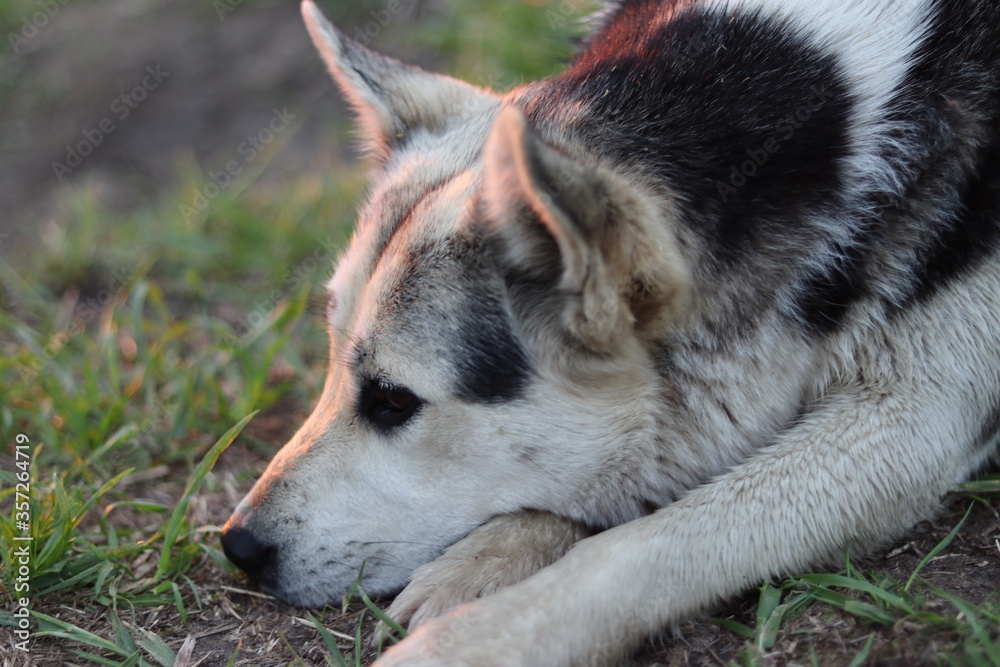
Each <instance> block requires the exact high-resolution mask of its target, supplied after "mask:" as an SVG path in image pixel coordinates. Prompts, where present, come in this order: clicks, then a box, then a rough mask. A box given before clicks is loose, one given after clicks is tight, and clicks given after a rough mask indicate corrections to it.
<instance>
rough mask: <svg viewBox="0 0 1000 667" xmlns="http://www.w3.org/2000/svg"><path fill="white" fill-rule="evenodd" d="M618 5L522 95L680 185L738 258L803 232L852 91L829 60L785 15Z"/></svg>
mask: <svg viewBox="0 0 1000 667" xmlns="http://www.w3.org/2000/svg"><path fill="white" fill-rule="evenodd" d="M675 4H676V5H678V7H679V8H678V9H677V10H676V11H675V14H674V16H673V18H672V19H671V21H670V22H669V23H668V24H663V23H662V22H658V21H657V20H656V19H657V17H659V16H662V15H663V14H664V13H665V12H666V11H668V10H669V8H670V3H666V5H667V8H666V9H665V8H664V3H663V2H658V1H656V0H632V1H628V2H625V3H623V4H622V5H621V6H620V7H619V8H617V9H616V11H615V12H614V13H613V14H612V16H611V17H610V18H609V20H608V22H607V25H606V26H605V27H604V29H603V30H601V31H600V32H599V33H598V34H597V35H595V36H594V37H593V38H592V39H591V41H590V43H589V47H588V49H587V51H586V52H584V53H583V54H582V55H581V56H580V58H579V59H578V60H577V61H576V62H575V63H574V64H573V66H572V67H571V68H570V69H569V70H568V71H567V72H566V73H564V74H563V75H561V76H559V77H557V78H555V79H553V80H552V81H551V82H549V84H548V86H546V87H544V88H542V89H541V90H540V92H539V93H538V94H537V96H535V97H534V99H533V100H532V101H530V102H529V103H528V104H527V107H528V108H527V112H528V114H529V117H531V118H532V119H533V120H534V121H536V122H540V123H544V122H545V121H546V119H549V118H552V117H557V114H558V112H559V109H560V108H565V107H571V108H572V107H573V105H576V104H579V105H580V106H581V107H582V108H583V109H584V111H583V112H582V113H581V116H582V117H581V118H580V119H579V121H578V122H577V124H576V126H575V128H574V127H573V126H571V128H570V129H571V130H573V129H575V130H576V131H577V132H579V133H580V134H581V135H582V138H583V139H584V141H585V142H586V143H587V144H588V145H590V146H594V147H596V148H597V149H598V151H599V152H603V153H604V154H606V155H609V156H611V157H612V159H613V160H614V161H615V162H617V163H620V164H635V163H639V164H641V165H642V167H643V169H644V170H645V171H647V172H652V173H653V174H655V175H657V176H659V177H661V178H662V179H664V180H665V181H666V182H667V183H669V184H670V187H671V188H672V189H673V190H674V191H675V192H676V193H677V194H679V195H680V197H681V199H682V201H683V206H682V209H683V211H684V213H685V214H686V215H687V216H688V217H689V218H690V220H689V224H690V225H691V227H692V228H693V229H695V230H696V231H698V232H699V233H701V234H702V235H703V236H704V237H706V238H707V239H708V240H709V241H710V242H711V243H712V244H713V245H714V246H715V247H717V248H718V249H719V253H718V254H717V255H716V256H722V257H724V258H726V259H728V260H729V261H731V262H739V261H740V260H741V258H742V257H743V256H744V253H745V252H746V251H753V250H754V249H755V248H760V247H762V246H767V245H768V244H769V238H771V237H776V236H780V237H783V238H786V239H787V238H788V237H790V236H791V237H794V236H796V235H798V234H809V233H810V231H809V230H808V229H799V228H797V225H799V223H798V222H797V221H798V220H800V219H801V212H802V211H803V210H804V209H809V208H810V207H813V206H815V205H817V204H820V203H826V202H827V200H828V199H829V197H830V193H832V192H836V191H838V189H839V188H840V186H841V183H842V175H841V160H842V159H843V158H845V157H846V150H847V148H846V147H847V141H846V137H847V120H848V117H849V113H850V110H851V108H852V104H853V103H852V100H851V97H850V95H849V93H848V89H847V86H846V85H845V83H844V80H843V78H842V77H841V75H840V73H839V71H838V67H837V63H836V62H835V60H834V59H833V58H832V57H830V56H827V55H823V54H821V53H819V52H818V51H816V50H815V49H814V48H812V47H811V46H810V45H809V44H808V43H807V42H805V41H804V40H803V39H800V38H798V37H796V36H795V32H794V31H793V30H791V29H789V28H788V27H787V26H786V25H784V24H783V23H782V22H781V21H780V20H778V19H775V18H771V17H765V16H759V15H756V14H752V13H745V12H737V13H732V14H720V13H717V12H715V13H713V12H707V11H705V10H703V9H701V8H699V7H697V5H694V6H692V7H684V6H683V5H684V4H685V3H681V2H678V3H675Z"/></svg>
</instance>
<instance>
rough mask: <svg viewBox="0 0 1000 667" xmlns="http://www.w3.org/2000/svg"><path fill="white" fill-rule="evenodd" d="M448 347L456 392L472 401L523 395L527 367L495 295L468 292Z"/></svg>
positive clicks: (503, 310)
mask: <svg viewBox="0 0 1000 667" xmlns="http://www.w3.org/2000/svg"><path fill="white" fill-rule="evenodd" d="M463 319H464V321H463V323H462V325H461V327H460V328H459V330H458V332H457V333H458V339H457V341H456V344H455V345H453V346H452V354H453V357H454V358H455V359H456V366H457V368H458V372H459V376H458V383H457V391H456V393H457V395H458V397H459V398H461V399H463V400H468V401H470V402H473V403H498V402H503V401H512V400H514V399H517V398H520V397H522V396H523V395H524V390H525V387H526V386H527V384H528V378H529V375H530V369H531V366H530V364H529V362H528V358H527V356H526V355H525V353H524V349H523V348H522V347H521V344H520V342H519V341H518V340H517V337H516V336H515V335H514V331H513V329H512V328H511V323H510V315H509V313H507V311H506V309H505V308H504V306H503V301H502V300H501V298H500V296H499V295H498V294H478V295H470V298H469V299H468V301H467V302H466V308H465V314H464V318H463Z"/></svg>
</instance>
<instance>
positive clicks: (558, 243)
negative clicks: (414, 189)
mask: <svg viewBox="0 0 1000 667" xmlns="http://www.w3.org/2000/svg"><path fill="white" fill-rule="evenodd" d="M484 160H485V183H484V200H485V203H486V206H487V215H488V217H489V219H490V221H491V224H492V225H493V226H494V232H495V233H497V234H499V235H500V236H501V237H502V239H503V241H504V247H505V254H506V260H505V261H508V262H511V263H513V264H514V265H515V267H516V270H517V271H520V272H526V273H527V274H528V275H534V277H536V278H539V279H545V278H550V279H554V280H556V281H557V285H558V288H559V291H560V292H561V293H562V294H563V296H564V313H563V325H564V326H565V327H566V328H568V329H569V331H570V333H571V334H572V335H574V337H576V338H577V339H578V340H579V341H580V342H581V343H583V344H584V345H586V346H587V347H590V348H592V349H595V350H601V349H605V350H606V349H609V348H610V347H611V346H613V345H614V344H615V341H616V340H621V335H622V334H623V333H626V332H627V331H628V330H633V331H636V332H638V333H639V334H640V335H642V334H643V333H644V332H647V333H649V334H650V335H653V334H654V333H655V331H654V330H662V325H664V323H665V320H667V319H669V318H671V317H672V316H674V315H676V313H677V312H678V310H679V309H681V308H682V307H683V306H684V304H685V303H686V299H687V294H688V286H689V284H690V277H689V273H688V269H687V264H686V262H685V261H684V259H683V258H682V256H681V253H680V252H679V251H678V247H677V239H676V238H675V236H674V234H673V231H672V229H673V227H672V223H671V219H670V215H669V214H668V212H667V211H666V210H665V209H666V208H668V205H667V204H664V200H663V198H662V197H654V196H653V195H652V193H649V192H644V191H643V189H642V187H641V186H640V185H638V184H636V183H631V182H629V181H627V180H626V179H625V178H623V177H622V176H620V175H618V174H615V173H613V172H611V171H610V170H608V169H605V168H603V167H601V166H600V165H598V164H597V163H596V162H594V163H591V162H590V161H587V160H584V159H578V158H575V157H572V156H570V155H568V154H566V153H564V152H562V151H560V150H558V149H556V148H554V147H552V146H550V145H548V144H547V143H545V141H543V140H542V139H541V138H540V137H539V136H538V135H537V134H536V133H535V132H534V131H533V130H532V129H531V128H530V127H529V126H528V122H527V119H526V118H525V117H524V114H522V113H521V111H519V110H518V109H517V108H515V107H513V106H506V107H505V108H504V109H503V110H501V112H500V115H499V116H498V118H497V121H496V124H495V125H494V127H493V129H492V130H491V132H490V135H489V138H488V139H487V142H486V148H485V152H484Z"/></svg>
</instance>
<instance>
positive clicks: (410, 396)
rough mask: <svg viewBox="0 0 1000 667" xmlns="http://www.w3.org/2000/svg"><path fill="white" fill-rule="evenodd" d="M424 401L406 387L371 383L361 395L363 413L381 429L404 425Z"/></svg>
mask: <svg viewBox="0 0 1000 667" xmlns="http://www.w3.org/2000/svg"><path fill="white" fill-rule="evenodd" d="M421 405H422V401H421V400H420V399H419V398H417V397H416V395H414V393H413V392H412V391H410V390H409V389H407V388H405V387H390V386H386V385H383V384H379V383H376V382H372V383H370V384H369V385H368V386H367V387H366V388H365V390H364V393H363V394H362V397H361V414H362V415H363V416H364V417H365V419H367V420H368V421H369V422H370V423H371V424H372V425H373V426H375V427H376V428H379V429H391V428H395V427H396V426H402V425H403V424H405V423H406V422H407V421H408V420H409V419H410V417H412V416H413V415H414V414H415V413H416V412H417V410H419V409H420V406H421Z"/></svg>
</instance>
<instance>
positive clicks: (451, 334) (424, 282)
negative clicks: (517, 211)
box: [385, 235, 532, 403]
mask: <svg viewBox="0 0 1000 667" xmlns="http://www.w3.org/2000/svg"><path fill="white" fill-rule="evenodd" d="M485 244H486V241H484V240H482V239H471V238H468V237H465V236H461V235H459V236H456V237H453V238H451V239H449V240H448V241H446V242H444V243H431V244H428V245H426V246H423V247H417V248H411V249H410V251H409V252H410V255H409V257H408V259H407V265H408V268H407V270H405V271H404V273H403V275H402V276H401V279H400V281H399V283H398V285H397V286H396V289H395V290H394V296H393V297H392V298H391V299H390V301H389V302H388V303H387V304H385V308H386V310H387V311H392V312H394V313H395V315H394V319H397V320H398V321H400V322H403V323H404V324H403V331H402V333H401V335H412V334H413V333H415V332H418V331H419V332H420V333H419V335H421V336H427V337H430V338H432V339H434V338H436V339H437V342H436V346H437V347H438V349H439V354H440V356H441V357H442V358H443V359H442V361H444V362H445V363H449V364H451V365H452V367H453V368H454V369H455V372H456V379H455V387H454V393H455V395H456V397H457V398H459V399H460V400H464V401H467V402H471V403H499V402H504V401H512V400H515V399H517V398H520V397H521V396H523V394H524V389H525V387H526V386H527V383H528V379H529V377H530V375H531V372H532V368H531V363H530V361H529V359H528V356H527V354H526V353H525V351H524V348H523V347H522V346H521V344H520V342H519V341H518V338H517V336H516V335H515V333H514V328H513V322H512V317H511V314H510V312H509V309H508V307H507V299H506V288H505V286H504V282H503V279H502V278H501V276H500V275H499V274H498V272H497V269H496V268H495V267H494V266H492V265H491V264H490V261H489V260H490V258H491V257H492V256H493V253H492V252H490V250H489V249H487V248H486V247H484V246H485ZM456 302H457V304H456ZM444 304H447V305H444ZM411 308H412V310H413V312H414V313H417V315H416V316H415V317H413V318H412V319H410V318H409V317H408V311H410V310H411Z"/></svg>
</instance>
